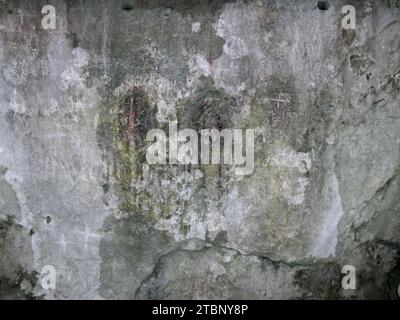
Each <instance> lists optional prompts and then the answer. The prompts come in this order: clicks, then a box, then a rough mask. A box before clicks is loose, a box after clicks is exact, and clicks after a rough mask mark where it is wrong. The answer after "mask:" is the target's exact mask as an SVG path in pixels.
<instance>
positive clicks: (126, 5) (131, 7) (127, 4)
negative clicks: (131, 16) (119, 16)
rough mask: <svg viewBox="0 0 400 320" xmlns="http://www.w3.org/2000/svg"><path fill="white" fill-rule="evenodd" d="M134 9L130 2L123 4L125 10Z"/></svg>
mask: <svg viewBox="0 0 400 320" xmlns="http://www.w3.org/2000/svg"><path fill="white" fill-rule="evenodd" d="M132 9H133V6H132V5H131V4H129V3H125V4H124V5H122V10H124V11H131V10H132Z"/></svg>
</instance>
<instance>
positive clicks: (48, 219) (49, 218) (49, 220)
mask: <svg viewBox="0 0 400 320" xmlns="http://www.w3.org/2000/svg"><path fill="white" fill-rule="evenodd" d="M50 222H51V217H50V216H47V217H46V223H47V224H49V223H50Z"/></svg>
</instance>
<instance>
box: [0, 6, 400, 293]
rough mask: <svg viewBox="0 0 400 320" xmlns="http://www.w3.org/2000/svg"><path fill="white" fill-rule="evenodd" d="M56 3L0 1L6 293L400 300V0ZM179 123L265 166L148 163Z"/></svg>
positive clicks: (0, 188)
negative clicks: (248, 137) (155, 139)
mask: <svg viewBox="0 0 400 320" xmlns="http://www.w3.org/2000/svg"><path fill="white" fill-rule="evenodd" d="M51 2H52V3H51V4H52V5H54V7H55V8H56V12H57V29H56V30H43V29H42V27H41V19H42V17H43V14H42V13H41V8H42V7H43V6H44V5H46V4H48V3H47V1H4V0H2V1H0V64H1V66H0V70H1V71H0V253H1V256H0V297H2V298H45V299H54V298H56V299H74V298H85V299H103V298H104V299H155V298H158V299H161V298H162V299H167V298H188V299H190V298H223V299H231V298H233V299H266V298H284V299H293V298H391V299H394V298H396V297H397V287H398V286H399V285H400V264H399V259H400V188H399V185H400V175H399V173H400V171H399V170H400V148H399V146H400V95H399V93H400V38H399V33H400V4H399V2H398V1H391V0H385V1H384V0H381V1H325V2H324V1H322V2H324V3H325V4H326V5H325V7H324V6H321V5H320V6H318V5H317V2H318V1H314V0H310V1H306V0H304V1H284V0H275V1H273V0H270V1H269V0H266V1H262V0H258V1H256V0H254V1H252V0H248V1H244V0H243V1H233V0H232V1H217V0H213V1H199V0H197V1H194V0H193V1H184V0H176V1H170V0H150V1H141V0H137V1H133V0H132V1H94V0H93V1H72V0H70V1H67V0H64V1H62V0H55V1H51ZM347 2H349V3H347ZM350 2H351V3H350ZM346 4H352V5H353V6H354V7H355V8H356V12H357V29H356V30H344V29H343V28H342V26H341V20H342V18H343V15H342V14H341V9H342V7H343V6H344V5H346ZM322 9H326V10H322ZM276 99H280V100H284V101H285V102H279V103H278V102H277V101H276ZM132 119H133V120H132ZM168 121H178V127H179V128H193V129H196V130H199V129H202V128H217V129H220V130H221V129H227V128H252V129H255V131H256V140H255V168H254V172H253V173H252V174H251V175H246V176H238V175H236V174H235V172H234V170H233V168H232V166H229V165H190V166H188V165H149V164H148V163H147V162H146V157H145V155H146V141H145V137H146V133H147V132H148V131H149V130H150V129H153V128H163V129H166V130H168ZM45 265H51V266H54V268H55V269H56V271H57V286H56V289H55V290H44V289H43V288H42V286H41V284H40V278H41V275H40V273H41V270H42V268H43V266H45ZM343 265H353V266H355V268H356V270H357V289H356V290H343V289H342V287H341V279H342V276H343V275H342V274H341V270H342V266H343Z"/></svg>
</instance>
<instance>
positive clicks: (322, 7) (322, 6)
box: [317, 1, 329, 11]
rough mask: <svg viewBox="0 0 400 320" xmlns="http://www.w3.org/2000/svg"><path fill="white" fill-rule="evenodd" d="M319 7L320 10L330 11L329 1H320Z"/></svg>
mask: <svg viewBox="0 0 400 320" xmlns="http://www.w3.org/2000/svg"><path fill="white" fill-rule="evenodd" d="M317 7H318V9H319V10H323V11H325V10H328V9H329V4H328V2H327V1H318V4H317Z"/></svg>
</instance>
